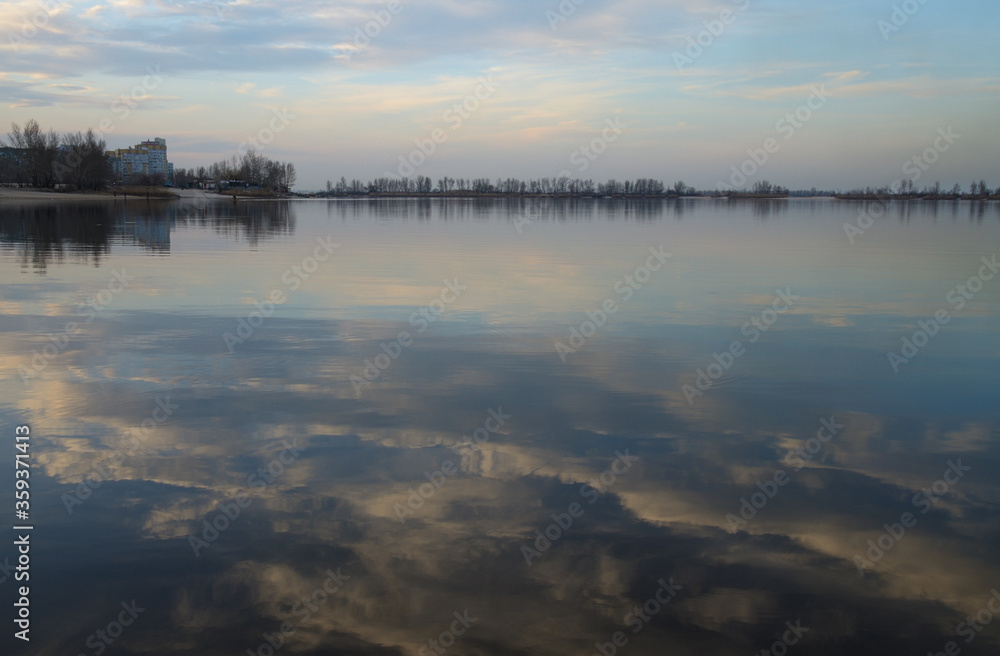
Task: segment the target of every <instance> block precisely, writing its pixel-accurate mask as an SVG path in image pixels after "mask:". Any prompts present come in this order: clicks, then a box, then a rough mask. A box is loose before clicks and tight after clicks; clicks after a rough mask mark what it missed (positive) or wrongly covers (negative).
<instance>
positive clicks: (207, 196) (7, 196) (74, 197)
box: [0, 187, 226, 203]
mask: <svg viewBox="0 0 1000 656" xmlns="http://www.w3.org/2000/svg"><path fill="white" fill-rule="evenodd" d="M171 193H172V194H175V195H176V196H177V197H178V198H181V199H188V200H225V199H226V196H220V195H219V194H216V193H209V192H206V191H202V190H201V189H172V190H171ZM131 198H135V199H140V198H141V199H143V200H145V196H142V195H137V194H133V195H132V196H131ZM114 200H116V198H115V196H114V195H113V194H112V193H111V192H79V191H78V192H71V193H64V192H61V191H45V190H41V189H17V188H16V187H0V202H8V201H16V202H18V203H22V202H30V201H37V202H45V203H56V202H62V201H73V202H77V203H78V202H80V201H114ZM117 200H123V196H122V194H121V193H119V194H118V198H117ZM152 200H171V199H169V198H162V197H156V196H154V197H153V199H152Z"/></svg>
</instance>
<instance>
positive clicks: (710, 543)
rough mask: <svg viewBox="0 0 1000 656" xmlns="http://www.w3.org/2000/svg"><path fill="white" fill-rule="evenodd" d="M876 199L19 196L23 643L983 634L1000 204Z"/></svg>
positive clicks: (372, 646) (9, 484) (733, 644)
mask: <svg viewBox="0 0 1000 656" xmlns="http://www.w3.org/2000/svg"><path fill="white" fill-rule="evenodd" d="M865 209H866V206H865V205H863V204H861V203H849V202H838V201H833V200H789V201H777V202H767V203H735V202H728V201H714V200H684V201H678V202H662V201H629V202H625V201H566V202H556V203H554V202H541V203H533V202H520V201H511V202H507V201H492V200H491V201H466V200H449V201H443V200H427V199H420V200H385V201H368V200H361V201H333V202H325V201H322V202H314V201H300V202H266V203H264V202H261V203H240V204H236V205H234V204H232V203H219V204H193V203H187V204H184V203H175V204H157V203H151V204H147V203H145V202H136V203H132V202H131V201H130V202H129V204H128V205H125V204H122V203H118V204H116V205H112V204H108V203H94V204H79V205H76V204H60V205H44V204H24V205H10V204H5V205H3V206H2V207H0V308H2V316H0V362H2V366H3V370H4V374H5V375H4V377H3V382H2V383H0V385H2V392H3V393H2V396H0V417H2V419H3V421H2V425H3V426H4V427H5V428H4V430H5V431H6V432H7V434H8V435H9V436H11V439H10V440H9V441H7V442H6V443H7V444H8V447H7V448H6V449H4V450H3V451H2V452H0V465H2V467H0V468H2V471H3V472H4V473H3V474H0V486H2V487H0V489H2V490H4V492H3V495H4V496H5V498H7V499H8V502H9V503H10V502H12V495H11V493H10V492H7V491H6V490H13V488H14V479H13V475H12V471H13V459H14V458H13V455H14V452H13V449H12V447H11V446H10V445H11V444H12V443H13V431H14V426H16V425H19V424H28V425H30V426H31V431H32V436H33V437H32V442H31V448H32V454H33V456H32V457H33V469H32V470H31V483H32V488H31V490H32V493H33V496H32V505H31V518H30V519H31V522H32V524H33V525H34V526H35V529H34V531H33V534H32V538H31V539H32V543H33V550H32V570H31V596H32V609H33V611H32V612H33V625H32V629H33V630H32V642H31V645H30V648H29V649H28V650H26V649H25V647H24V646H23V645H21V644H18V645H15V648H16V649H17V650H18V651H17V653H29V652H30V653H32V654H67V653H68V654H97V653H100V652H102V651H104V649H105V648H106V649H107V653H115V654H139V653H162V654H200V655H204V654H245V653H247V650H250V652H251V653H258V654H261V656H266V654H267V653H269V652H268V649H273V647H272V646H271V645H277V646H278V650H277V651H278V652H280V653H301V654H362V653H378V654H421V655H422V654H430V653H450V654H490V655H495V654H553V655H556V654H560V655H561V654H594V653H600V650H603V652H604V653H610V652H611V651H612V650H614V651H616V652H618V653H622V654H725V655H728V654H751V653H760V652H761V650H764V649H768V650H773V653H779V654H780V653H783V650H784V649H785V648H786V647H787V649H788V651H789V652H792V653H795V654H803V655H807V654H843V653H845V652H849V653H855V654H864V655H867V654H873V655H874V654H890V653H892V654H897V653H898V654H905V653H912V654H924V653H927V652H931V653H936V652H939V651H942V650H944V649H945V646H946V644H947V643H948V641H950V640H954V641H955V642H956V644H957V645H959V646H960V647H961V650H962V653H970V654H974V653H980V654H989V653H994V652H995V650H996V649H997V647H998V645H1000V628H998V627H996V626H992V625H982V624H975V625H973V624H969V622H968V620H966V617H967V616H971V617H972V618H973V619H974V618H975V616H976V614H977V613H980V611H981V610H982V609H986V608H988V606H987V603H988V602H989V601H990V599H991V595H992V594H993V590H994V589H1000V565H998V563H997V558H996V556H997V553H998V546H1000V523H998V514H997V509H998V503H1000V494H998V491H1000V487H998V485H997V483H996V481H997V474H998V462H1000V460H998V445H1000V404H998V403H997V400H998V392H997V390H998V385H997V383H998V373H997V371H998V370H997V364H998V359H1000V342H998V339H997V335H998V329H1000V276H997V277H995V278H993V277H991V278H989V279H986V276H987V275H990V276H992V275H994V274H992V272H991V269H990V268H989V267H988V266H986V265H985V264H984V263H983V260H982V258H984V257H985V258H986V259H987V261H990V258H992V257H995V253H996V250H997V245H998V244H1000V210H998V207H997V204H995V203H970V202H955V203H897V204H891V205H890V206H889V209H888V211H887V213H886V214H885V215H884V216H881V217H880V218H878V219H877V220H876V221H875V222H874V223H873V224H872V225H871V227H869V228H867V229H866V230H864V232H863V234H855V233H852V234H851V236H852V237H853V243H852V242H851V240H850V239H849V237H848V232H847V231H845V227H844V226H845V224H846V223H854V224H857V221H858V217H859V215H860V213H861V212H862V211H863V210H865ZM324 245H325V246H324ZM651 249H652V250H651ZM657 253H658V254H660V255H659V257H657V256H656V254H657ZM979 276H982V278H979ZM971 278H976V279H977V280H978V282H971V283H970V279H971ZM959 285H963V287H962V288H961V289H959V287H958V286H959ZM977 289H978V291H974V290H977ZM963 294H964V295H963ZM268 299H273V300H279V299H280V301H281V302H278V303H275V304H273V305H272V304H271V303H269V302H268ZM959 301H964V302H962V303H960V302H959ZM959 306H961V307H959ZM602 307H603V308H604V309H602ZM609 308H613V310H614V312H613V313H610V312H606V310H608V309H609ZM776 310H777V311H776ZM942 311H943V312H944V313H945V314H943V315H939V316H943V317H946V318H947V321H946V322H945V321H942V322H941V323H940V324H939V323H937V322H934V323H929V322H930V321H931V320H932V318H933V317H935V313H939V312H942ZM602 313H603V314H602ZM265 315H267V316H265ZM754 322H756V323H754ZM918 322H923V323H922V324H921V323H918ZM70 324H73V325H70ZM921 325H923V326H924V327H925V328H924V329H926V330H927V332H929V333H933V334H932V335H930V336H929V337H926V338H925V337H922V336H920V335H918V334H915V333H918V331H920V330H924V329H922V328H921ZM935 328H936V330H935ZM904 337H906V338H908V339H910V340H911V341H915V342H916V343H917V344H922V346H920V347H919V348H916V352H915V354H913V355H912V357H907V358H906V360H907V361H906V362H902V363H901V362H900V360H899V359H894V360H893V361H890V359H889V357H888V354H889V353H890V352H895V353H897V354H902V353H903V351H902V350H901V349H902V348H903V346H904V342H903V338H904ZM581 339H582V343H581ZM557 343H558V344H561V345H563V346H565V347H566V348H559V347H557ZM915 346H916V344H915ZM734 353H735V354H737V355H733V354H734ZM911 353H913V352H911ZM894 365H895V366H894ZM699 382H700V383H701V386H700V387H699ZM709 383H710V384H709ZM824 427H826V428H824ZM821 429H822V432H819V431H820V430H821ZM817 435H819V436H820V437H822V438H823V439H822V440H820V439H817V437H816V436H817ZM810 440H811V441H810ZM85 480H87V481H89V482H90V485H91V487H89V488H88V487H87V486H86V484H81V482H82V481H85ZM741 512H742V514H741ZM4 514H5V516H6V517H8V518H13V513H12V510H5V511H4ZM907 514H908V515H907ZM213 523H214V524H215V527H214V528H213V527H212V526H211V525H212V524H213ZM904 523H905V524H907V526H903V524H904ZM897 524H898V526H896V525H897ZM12 525H13V524H12ZM546 535H548V537H545V536H546ZM869 541H871V542H869ZM880 541H881V547H880V546H879V544H880ZM5 544H6V545H7V546H5V547H4V548H3V550H2V551H0V558H7V559H8V560H7V561H4V562H9V563H15V562H16V561H15V556H16V552H15V548H14V547H13V546H12V545H11V541H10V540H5ZM5 574H6V572H0V578H3V579H4V580H3V582H2V583H0V589H2V590H3V597H4V599H5V600H7V603H5V604H4V607H5V608H7V609H8V611H6V612H8V613H9V612H10V609H11V608H12V606H11V604H12V603H13V601H14V599H15V582H14V581H13V580H12V578H11V576H9V575H6V576H2V575H5ZM862 574H863V575H862ZM324 585H325V586H326V589H325V590H324ZM334 590H335V591H334ZM657 598H658V599H659V601H657ZM133 600H135V603H136V604H137V608H142V609H144V610H142V611H141V612H138V613H137V617H136V618H135V619H134V621H133V622H132V623H131V624H130V625H129V626H127V627H124V629H123V630H122V632H121V634H120V636H119V637H117V638H108V639H109V640H111V642H110V643H109V642H107V640H104V638H101V637H99V636H98V634H97V633H96V631H97V630H98V629H101V630H103V631H105V633H104V634H103V635H105V636H107V635H108V634H107V631H108V630H110V631H111V632H112V635H113V634H114V633H115V632H116V631H117V629H116V628H115V627H114V626H112V627H110V629H109V626H108V625H109V624H113V623H114V622H115V621H116V619H117V618H119V616H120V614H121V612H122V602H126V603H127V604H128V603H131V602H132V601H133ZM993 603H994V606H993V607H994V608H997V607H1000V606H997V602H993ZM985 612H986V613H987V614H989V615H990V617H992V611H985ZM456 613H457V615H456ZM126 617H128V616H126ZM986 617H987V615H986V614H983V613H980V619H979V621H980V622H983V620H984V619H986ZM456 618H458V619H456ZM4 622H5V624H6V626H8V627H9V626H10V624H9V619H6V618H5V619H4ZM283 623H285V624H284V629H285V631H284V633H282V627H283ZM973 626H978V627H979V628H980V629H982V631H981V632H980V631H979V630H977V629H975V628H972V627H973ZM790 627H797V630H793V629H792V628H790ZM805 627H807V628H808V631H803V630H802V629H803V628H805ZM619 632H620V635H617V636H616V634H617V633H619ZM265 634H267V636H265ZM8 637H9V636H8V635H5V638H4V639H5V640H6V639H7V638H8ZM267 637H270V640H271V644H268V642H266V639H267ZM616 639H617V641H618V644H617V645H616V644H615V640H616ZM783 640H785V641H787V642H786V643H785V644H778V645H777V646H775V643H776V642H777V643H781V642H782V641H783ZM967 640H969V642H967ZM429 641H435V642H434V644H429ZM452 641H453V642H452ZM792 641H794V643H793V642H792Z"/></svg>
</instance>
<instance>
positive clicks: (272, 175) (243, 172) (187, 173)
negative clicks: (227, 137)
mask: <svg viewBox="0 0 1000 656" xmlns="http://www.w3.org/2000/svg"><path fill="white" fill-rule="evenodd" d="M297 177H298V176H297V174H296V172H295V165H294V164H292V163H291V162H278V161H275V160H271V159H268V158H267V157H264V156H263V155H261V154H260V153H258V152H257V150H256V149H254V148H249V149H247V151H246V152H244V153H243V155H242V156H239V157H237V156H236V155H233V156H232V157H231V158H230V159H228V160H226V159H224V160H221V161H218V162H215V163H214V164H211V165H209V166H207V167H205V166H199V167H197V168H195V167H192V168H189V169H177V170H175V171H174V184H176V185H177V186H178V187H181V188H184V189H187V188H190V187H195V186H197V187H202V188H205V187H206V186H209V187H212V188H214V189H224V188H226V187H227V186H228V187H233V186H238V187H244V188H247V187H250V188H253V187H256V188H260V189H266V190H268V191H283V192H288V191H290V190H291V188H292V187H293V186H295V181H296V179H297Z"/></svg>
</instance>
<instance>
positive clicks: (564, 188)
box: [323, 175, 700, 197]
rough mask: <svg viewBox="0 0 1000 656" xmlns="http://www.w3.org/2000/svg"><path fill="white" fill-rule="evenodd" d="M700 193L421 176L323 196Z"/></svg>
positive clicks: (631, 184) (681, 188)
mask: <svg viewBox="0 0 1000 656" xmlns="http://www.w3.org/2000/svg"><path fill="white" fill-rule="evenodd" d="M699 193H700V192H698V191H696V190H695V189H694V188H692V187H689V186H687V185H686V184H685V183H684V182H683V181H681V182H677V183H675V184H674V186H673V187H672V188H667V187H666V186H665V185H664V184H663V182H661V181H660V180H654V179H652V178H639V179H637V180H614V179H612V180H608V181H607V182H603V183H597V182H595V181H594V180H580V179H577V178H570V177H561V178H537V179H534V178H533V179H530V180H519V179H517V178H497V179H496V180H490V179H489V178H451V177H448V176H445V177H442V178H439V179H438V180H437V182H435V181H433V180H432V179H431V178H429V177H427V176H424V175H420V176H417V177H416V178H413V179H411V178H391V177H382V178H375V179H374V180H370V181H368V182H362V181H361V180H357V179H354V180H351V181H350V182H348V181H347V179H346V178H343V177H342V178H340V181H338V182H336V183H334V182H332V181H330V180H327V182H326V192H325V194H323V195H326V196H360V195H373V194H441V195H506V196H528V195H566V196H641V197H668V196H673V197H677V196H687V195H698V194H699Z"/></svg>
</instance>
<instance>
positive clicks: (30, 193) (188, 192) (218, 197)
mask: <svg viewBox="0 0 1000 656" xmlns="http://www.w3.org/2000/svg"><path fill="white" fill-rule="evenodd" d="M150 191H151V194H150V196H149V200H150V201H154V200H155V201H173V200H203V201H216V202H225V201H229V202H233V198H234V196H235V198H236V199H237V200H296V199H314V200H351V199H364V198H380V199H392V198H396V199H404V198H445V199H447V198H461V199H471V198H483V199H485V198H492V199H499V198H522V199H538V198H551V199H554V200H568V199H575V200H605V199H612V200H683V199H714V200H789V199H797V198H829V199H833V200H850V201H858V200H861V201H942V200H943V201H958V200H966V201H998V200H1000V196H969V195H965V196H955V195H954V194H938V195H921V194H907V195H902V196H893V195H887V194H834V195H829V194H828V195H817V196H798V195H786V194H753V193H733V194H718V195H713V194H697V195H684V196H677V195H666V194H665V195H646V196H642V195H614V196H597V195H590V194H552V193H549V194H519V193H497V192H493V193H477V192H471V191H470V192H466V191H450V192H443V193H442V192H426V193H413V192H410V193H406V192H377V193H365V194H331V195H327V194H325V193H324V192H313V193H294V192H293V193H291V194H280V195H278V194H254V193H251V194H247V193H245V192H243V190H234V193H218V192H210V191H205V190H201V189H170V188H166V187H159V188H153V189H151V190H150ZM133 199H134V200H143V201H144V200H147V197H146V193H145V190H142V189H138V190H137V189H130V190H129V191H128V192H127V193H125V192H123V191H121V190H117V194H116V193H115V192H112V191H91V192H80V191H73V192H64V191H53V190H47V189H29V188H20V189H18V188H15V187H0V202H9V201H17V202H81V201H105V202H107V201H112V202H117V201H127V200H133Z"/></svg>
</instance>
